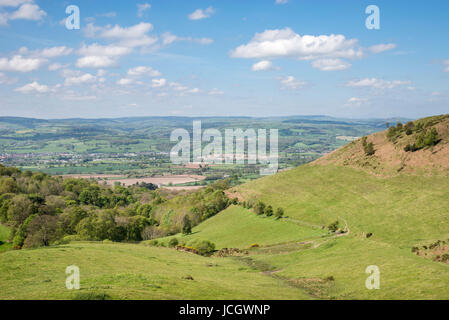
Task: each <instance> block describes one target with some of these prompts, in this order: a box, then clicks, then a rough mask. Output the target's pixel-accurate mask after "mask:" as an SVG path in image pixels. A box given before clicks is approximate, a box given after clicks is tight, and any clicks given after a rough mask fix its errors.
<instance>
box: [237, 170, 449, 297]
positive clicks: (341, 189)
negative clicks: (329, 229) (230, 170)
mask: <svg viewBox="0 0 449 320" xmlns="http://www.w3.org/2000/svg"><path fill="white" fill-rule="evenodd" d="M236 191H237V192H238V193H240V195H243V196H244V198H246V199H260V200H263V201H265V202H266V203H267V204H271V205H273V206H274V207H276V206H283V207H284V208H285V211H286V215H287V216H290V217H292V218H295V219H300V220H302V221H306V222H309V223H313V224H321V225H328V224H329V223H331V222H333V221H335V220H339V221H340V223H341V225H344V221H347V223H348V226H349V228H350V230H351V233H350V234H349V235H348V236H346V237H340V238H338V239H334V240H329V241H327V242H324V243H323V244H322V245H320V246H319V247H316V246H313V245H312V246H308V247H304V248H299V249H298V250H293V251H292V250H286V252H282V253H279V252H275V253H274V254H269V253H267V252H266V250H265V251H264V254H258V255H253V257H252V258H253V259H254V260H255V261H257V262H259V263H262V264H265V265H270V266H271V267H272V268H273V269H275V270H279V272H278V273H276V275H277V276H279V277H285V278H286V279H300V280H301V279H302V280H304V279H306V280H307V279H323V278H326V277H329V276H333V277H334V278H335V281H334V283H333V286H332V287H331V288H327V289H326V290H324V291H323V292H321V293H320V294H318V297H321V298H331V299H449V291H448V290H447V288H448V286H449V267H448V266H447V265H445V264H441V263H438V262H434V261H431V260H428V259H425V258H423V257H418V256H416V255H415V254H413V253H412V252H411V248H412V246H414V245H417V244H421V243H430V242H432V241H434V240H438V239H442V240H444V239H448V238H449V237H448V235H449V233H448V232H449V212H448V210H447V208H448V206H447V199H448V197H449V180H448V179H447V178H446V177H445V176H443V175H441V176H418V175H415V176H412V175H399V176H395V177H389V178H385V177H384V178H379V177H376V176H373V175H370V174H368V173H365V172H363V171H361V170H356V169H351V168H344V167H336V166H332V165H329V166H326V167H324V166H304V167H300V168H297V169H294V170H290V171H288V172H285V173H281V174H278V175H275V176H270V177H267V178H263V179H260V180H258V181H254V182H251V183H248V184H246V185H242V186H239V187H237V188H236ZM369 232H371V233H373V236H372V237H370V238H369V239H367V238H366V234H367V233H369ZM317 244H318V242H317ZM276 250H277V251H282V250H280V249H279V248H277V249H276ZM369 265H377V266H378V267H379V268H380V271H381V289H380V290H367V289H366V288H365V280H366V278H367V277H368V275H367V274H365V269H366V267H367V266H369ZM301 283H307V281H305V282H304V281H303V282H301ZM305 289H307V288H305Z"/></svg>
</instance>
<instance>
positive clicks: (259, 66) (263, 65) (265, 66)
mask: <svg viewBox="0 0 449 320" xmlns="http://www.w3.org/2000/svg"><path fill="white" fill-rule="evenodd" d="M271 69H273V63H272V62H271V61H269V60H262V61H259V62H257V63H255V64H254V65H253V67H252V68H251V70H253V71H267V70H271Z"/></svg>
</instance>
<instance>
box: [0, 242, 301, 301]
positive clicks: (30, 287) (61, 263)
mask: <svg viewBox="0 0 449 320" xmlns="http://www.w3.org/2000/svg"><path fill="white" fill-rule="evenodd" d="M0 261H1V262H0V299H83V298H85V297H86V296H89V295H90V296H94V297H95V296H106V297H107V298H110V299H273V298H279V299H308V298H309V296H308V295H307V294H306V293H305V292H304V291H303V290H301V289H298V288H295V287H293V286H289V285H288V284H287V283H286V282H284V281H282V280H279V279H274V278H271V277H266V276H264V275H262V274H260V273H259V272H258V271H255V270H252V269H251V268H250V267H247V266H243V265H241V264H239V263H237V262H235V261H233V260H230V259H224V258H205V257H201V256H197V255H193V254H189V253H182V252H177V251H175V250H172V249H166V248H150V247H146V246H142V245H134V244H102V243H74V244H70V245H65V246H60V247H51V248H45V249H36V250H22V251H8V252H5V253H2V254H1V256H0ZM69 265H76V266H78V267H79V268H80V280H81V290H79V291H76V290H74V291H70V290H68V289H66V287H65V281H66V277H67V276H66V274H65V269H66V267H67V266H69ZM189 276H190V277H191V278H193V280H191V279H190V280H189V279H186V278H188V277H189Z"/></svg>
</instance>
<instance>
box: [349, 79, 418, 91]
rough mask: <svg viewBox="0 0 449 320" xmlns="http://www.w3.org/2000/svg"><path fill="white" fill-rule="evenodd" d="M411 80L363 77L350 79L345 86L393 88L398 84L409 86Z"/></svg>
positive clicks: (398, 85)
mask: <svg viewBox="0 0 449 320" xmlns="http://www.w3.org/2000/svg"><path fill="white" fill-rule="evenodd" d="M410 84H411V81H401V80H392V81H388V80H383V79H377V78H365V79H357V80H351V81H348V82H347V83H346V86H347V87H352V88H375V89H394V88H396V87H400V86H409V85H410Z"/></svg>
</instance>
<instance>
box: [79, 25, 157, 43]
mask: <svg viewBox="0 0 449 320" xmlns="http://www.w3.org/2000/svg"><path fill="white" fill-rule="evenodd" d="M153 28H154V27H153V25H152V24H151V23H146V22H141V23H139V24H136V25H134V26H131V27H121V26H119V25H115V26H106V27H97V26H95V25H94V24H93V23H89V24H88V25H87V26H86V27H85V30H84V34H85V35H86V36H87V37H90V38H95V37H97V38H102V39H107V40H111V41H116V42H117V44H118V45H121V46H125V47H129V48H135V47H147V46H150V45H152V44H154V43H156V42H157V40H158V38H157V37H155V36H149V35H148V34H147V33H148V32H150V31H152V30H153Z"/></svg>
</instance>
